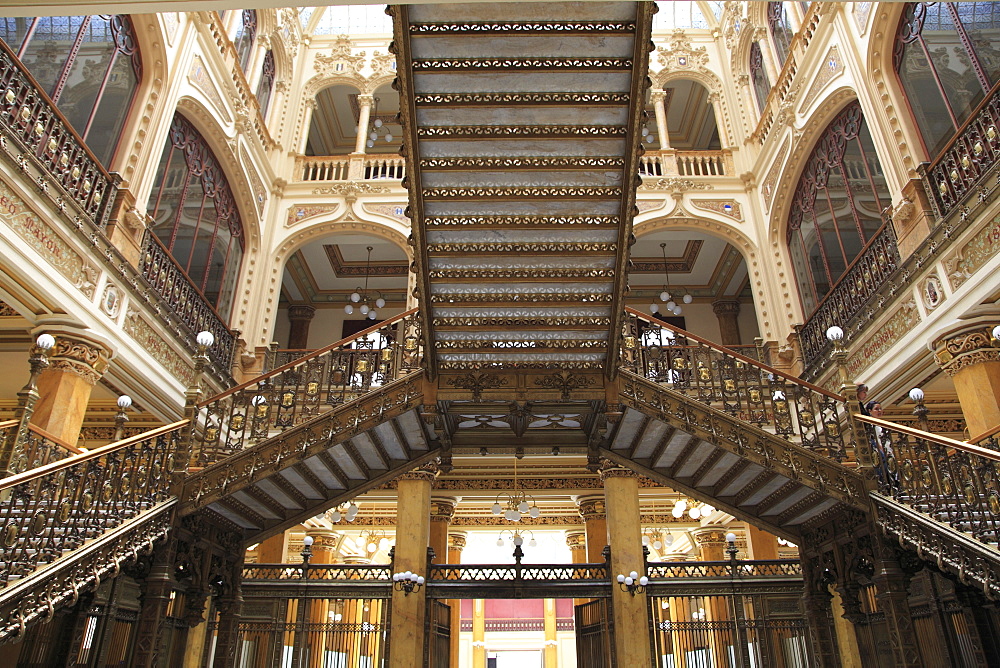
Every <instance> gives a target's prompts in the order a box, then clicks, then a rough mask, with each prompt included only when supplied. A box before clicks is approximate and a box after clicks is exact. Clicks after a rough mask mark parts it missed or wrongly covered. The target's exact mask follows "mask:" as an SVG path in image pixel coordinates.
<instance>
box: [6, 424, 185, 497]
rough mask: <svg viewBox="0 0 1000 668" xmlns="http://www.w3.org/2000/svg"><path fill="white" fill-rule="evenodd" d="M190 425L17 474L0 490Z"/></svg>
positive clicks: (166, 427)
mask: <svg viewBox="0 0 1000 668" xmlns="http://www.w3.org/2000/svg"><path fill="white" fill-rule="evenodd" d="M187 423H188V420H179V421H178V422H174V423H171V424H168V425H164V426H162V427H157V428H156V429H151V430H150V431H146V432H143V433H141V434H136V435H135V436H129V437H128V438H124V439H122V440H120V441H118V442H116V443H109V444H107V445H104V446H101V447H100V448H96V449H94V450H90V451H89V452H83V453H80V454H79V455H73V456H72V457H67V458H66V459H60V460H59V461H56V462H52V463H50V464H46V465H45V466H39V467H38V468H37V469H32V470H30V471H24V472H22V473H17V474H15V475H12V476H9V477H7V478H4V479H3V480H0V490H5V489H10V488H11V487H16V486H17V485H21V484H24V483H26V482H30V481H32V480H35V479H36V478H42V477H44V476H47V475H49V474H51V473H55V472H56V471H61V470H62V469H66V468H69V467H71V466H76V465H77V464H81V463H83V462H87V461H90V460H92V459H100V458H101V457H104V456H107V455H110V454H111V453H113V452H117V451H118V450H122V449H124V448H128V447H130V446H132V445H135V444H136V443H138V442H139V441H143V440H146V439H147V438H156V437H158V436H162V435H163V434H168V433H170V432H171V431H175V430H177V429H180V428H181V427H183V426H184V425H186V424H187Z"/></svg>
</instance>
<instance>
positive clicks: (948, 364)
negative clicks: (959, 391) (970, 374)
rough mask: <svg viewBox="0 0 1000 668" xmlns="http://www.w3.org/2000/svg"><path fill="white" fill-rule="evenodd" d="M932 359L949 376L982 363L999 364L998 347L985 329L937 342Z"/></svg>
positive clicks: (963, 333)
mask: <svg viewBox="0 0 1000 668" xmlns="http://www.w3.org/2000/svg"><path fill="white" fill-rule="evenodd" d="M934 359H935V360H936V361H937V363H938V366H940V367H941V369H942V371H944V372H945V373H946V374H948V375H949V376H954V375H955V374H957V373H958V372H959V371H961V370H962V369H965V368H967V367H971V366H975V365H977V364H982V363H984V362H1000V347H998V345H997V344H995V343H994V341H993V336H992V334H991V332H990V329H989V328H987V327H983V328H979V329H975V330H973V331H964V332H962V333H960V334H955V335H952V336H950V337H949V338H946V339H942V340H940V341H938V342H937V343H936V345H935V351H934Z"/></svg>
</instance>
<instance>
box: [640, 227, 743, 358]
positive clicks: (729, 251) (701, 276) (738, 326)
mask: <svg viewBox="0 0 1000 668" xmlns="http://www.w3.org/2000/svg"><path fill="white" fill-rule="evenodd" d="M661 244H665V245H664V246H661ZM664 258H665V260H664ZM629 286H630V288H631V291H630V292H629V305H630V306H632V307H633V308H636V309H638V310H640V311H643V312H646V313H650V312H652V314H653V317H655V318H658V319H661V320H663V321H665V322H667V323H670V324H672V325H675V326H677V327H681V328H682V329H686V330H688V331H689V332H691V333H693V334H697V335H698V336H701V337H702V338H705V339H708V340H710V341H716V342H719V343H721V344H722V345H725V346H729V347H733V348H736V349H739V350H741V351H742V352H752V350H753V349H754V345H753V341H754V338H755V337H756V336H758V332H759V330H758V324H757V311H756V309H755V307H754V302H753V295H752V291H751V286H750V278H749V274H748V272H747V264H746V260H745V259H744V258H743V255H742V253H740V251H739V250H738V249H737V248H736V247H735V246H733V245H732V244H730V243H728V242H727V241H726V240H725V239H722V238H720V237H717V236H714V235H711V234H708V233H706V232H701V231H696V230H693V229H692V230H679V229H660V230H655V231H652V232H648V233H646V234H640V236H639V237H638V238H637V240H636V243H635V245H634V246H632V269H631V271H630V272H629ZM671 305H672V306H671Z"/></svg>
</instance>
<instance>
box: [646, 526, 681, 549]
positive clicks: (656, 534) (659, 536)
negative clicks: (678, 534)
mask: <svg viewBox="0 0 1000 668" xmlns="http://www.w3.org/2000/svg"><path fill="white" fill-rule="evenodd" d="M664 531H666V533H667V535H666V536H664V535H663V532H664ZM673 544H674V535H673V534H672V533H670V531H669V530H667V529H663V528H659V529H657V528H652V527H650V528H647V529H646V530H645V531H643V532H642V545H643V547H652V548H653V549H654V550H656V551H657V552H659V551H660V550H662V549H663V548H664V547H670V546H671V545H673Z"/></svg>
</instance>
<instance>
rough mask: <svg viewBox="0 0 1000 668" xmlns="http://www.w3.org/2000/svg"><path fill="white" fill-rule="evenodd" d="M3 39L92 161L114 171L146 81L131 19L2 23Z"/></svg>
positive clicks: (14, 20)
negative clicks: (117, 153)
mask: <svg viewBox="0 0 1000 668" xmlns="http://www.w3.org/2000/svg"><path fill="white" fill-rule="evenodd" d="M0 39H2V40H3V41H4V42H6V43H7V45H8V46H9V47H10V48H11V50H12V51H14V52H15V54H16V55H17V57H18V58H19V59H20V60H21V62H22V63H23V64H24V66H25V67H26V68H27V69H28V71H29V72H31V75H32V76H33V77H34V78H35V80H36V81H37V82H38V84H39V86H40V87H41V88H42V90H44V91H45V92H46V93H47V94H48V96H49V97H50V98H52V101H53V102H55V104H56V106H57V107H58V108H59V111H60V112H62V114H63V116H65V117H66V120H68V121H69V122H70V125H72V126H73V129H74V130H76V131H77V133H78V134H79V135H80V136H81V137H83V139H84V141H86V142H87V146H88V147H89V148H90V150H91V151H93V153H94V155H95V156H97V158H98V159H99V160H100V161H101V163H102V164H103V165H105V166H110V164H111V158H112V157H113V156H114V153H115V148H117V146H118V139H119V138H120V137H121V135H122V127H123V126H124V125H125V120H126V118H127V117H128V112H129V109H130V108H131V106H132V100H133V98H134V97H135V91H136V89H137V88H138V87H139V81H140V80H141V79H142V60H141V59H140V57H139V47H138V46H137V45H136V41H135V30H134V29H133V27H132V22H131V21H130V20H129V18H128V17H127V16H117V15H116V16H42V17H38V18H4V19H0Z"/></svg>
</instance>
